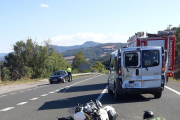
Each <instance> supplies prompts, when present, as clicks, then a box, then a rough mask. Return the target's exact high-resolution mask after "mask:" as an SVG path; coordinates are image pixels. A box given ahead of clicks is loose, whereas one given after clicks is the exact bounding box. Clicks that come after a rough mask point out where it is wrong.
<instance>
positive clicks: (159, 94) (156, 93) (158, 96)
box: [154, 92, 162, 99]
mask: <svg viewBox="0 0 180 120" xmlns="http://www.w3.org/2000/svg"><path fill="white" fill-rule="evenodd" d="M161 95H162V92H154V98H156V99H157V98H160V97H161Z"/></svg>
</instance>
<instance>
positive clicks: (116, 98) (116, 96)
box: [114, 87, 121, 101]
mask: <svg viewBox="0 0 180 120" xmlns="http://www.w3.org/2000/svg"><path fill="white" fill-rule="evenodd" d="M114 98H115V100H116V101H118V100H120V98H121V96H120V95H119V94H118V93H117V89H116V87H115V88H114Z"/></svg>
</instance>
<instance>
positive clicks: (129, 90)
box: [118, 87, 164, 94]
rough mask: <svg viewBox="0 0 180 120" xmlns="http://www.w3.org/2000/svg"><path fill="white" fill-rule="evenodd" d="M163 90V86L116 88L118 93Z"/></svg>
mask: <svg viewBox="0 0 180 120" xmlns="http://www.w3.org/2000/svg"><path fill="white" fill-rule="evenodd" d="M163 90H164V88H163V87H157V88H124V89H123V88H122V89H119V90H118V93H119V94H123V93H141V94H143V93H153V92H162V91H163Z"/></svg>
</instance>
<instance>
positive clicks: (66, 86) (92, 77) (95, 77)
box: [66, 75, 101, 87]
mask: <svg viewBox="0 0 180 120" xmlns="http://www.w3.org/2000/svg"><path fill="white" fill-rule="evenodd" d="M100 76H101V75H100ZM96 77H99V76H95V77H92V78H96ZM92 78H89V79H86V80H83V81H80V82H77V83H74V84H72V85H69V86H66V87H70V86H73V85H75V84H78V83H81V82H84V81H88V80H90V79H92Z"/></svg>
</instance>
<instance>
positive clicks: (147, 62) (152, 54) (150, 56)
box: [142, 50, 159, 67]
mask: <svg viewBox="0 0 180 120" xmlns="http://www.w3.org/2000/svg"><path fill="white" fill-rule="evenodd" d="M142 62H143V67H153V66H158V65H159V50H143V51H142Z"/></svg>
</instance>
